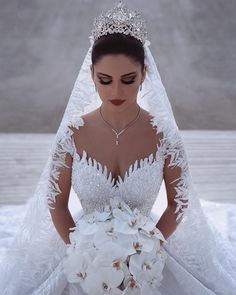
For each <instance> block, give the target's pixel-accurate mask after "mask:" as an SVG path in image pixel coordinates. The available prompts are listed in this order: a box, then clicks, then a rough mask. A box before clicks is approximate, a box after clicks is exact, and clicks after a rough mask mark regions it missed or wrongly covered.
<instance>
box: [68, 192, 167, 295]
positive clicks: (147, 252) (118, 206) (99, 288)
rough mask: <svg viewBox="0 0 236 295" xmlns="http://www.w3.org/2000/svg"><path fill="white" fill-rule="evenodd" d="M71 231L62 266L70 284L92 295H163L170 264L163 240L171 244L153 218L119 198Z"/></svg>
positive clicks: (82, 219)
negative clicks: (165, 268) (166, 271)
mask: <svg viewBox="0 0 236 295" xmlns="http://www.w3.org/2000/svg"><path fill="white" fill-rule="evenodd" d="M72 229H74V231H73V232H71V233H70V241H71V244H70V245H69V246H68V248H67V252H66V256H65V258H64V261H63V267H64V273H65V274H66V276H67V280H68V281H69V282H71V283H76V282H77V283H80V285H81V287H82V289H83V290H84V292H85V293H86V294H89V295H94V294H96V295H100V294H101V295H104V294H112V295H118V294H119V295H128V294H133V295H138V294H140V295H143V294H145V295H147V294H148V295H151V294H153V295H154V294H155V295H158V291H157V290H158V287H159V286H160V284H161V281H162V278H163V276H162V270H163V268H164V265H165V260H166V258H167V253H166V251H165V250H164V248H163V247H161V244H160V240H162V241H163V242H166V240H165V238H164V237H163V235H162V233H161V232H160V231H159V230H158V229H157V227H156V226H155V222H154V221H153V219H152V218H151V217H147V216H144V215H143V214H141V213H140V212H139V210H137V209H134V210H131V209H130V207H129V206H128V205H127V204H126V203H125V202H123V201H122V200H120V199H119V198H118V197H115V198H113V199H112V198H111V199H110V205H107V206H105V208H104V211H103V212H98V211H94V212H93V213H91V214H87V215H83V216H82V217H81V218H80V219H79V220H78V221H77V223H76V227H74V228H72ZM159 294H160V293H159Z"/></svg>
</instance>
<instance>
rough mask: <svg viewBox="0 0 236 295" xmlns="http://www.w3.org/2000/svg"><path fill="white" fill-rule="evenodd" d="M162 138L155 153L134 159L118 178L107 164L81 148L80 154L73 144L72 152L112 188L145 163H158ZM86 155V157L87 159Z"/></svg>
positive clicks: (161, 149) (118, 185) (123, 181)
mask: <svg viewBox="0 0 236 295" xmlns="http://www.w3.org/2000/svg"><path fill="white" fill-rule="evenodd" d="M163 143H164V139H160V145H158V143H157V149H156V151H155V153H150V154H149V155H148V156H146V157H144V158H141V159H140V160H138V159H137V160H135V162H134V163H131V164H130V165H129V167H128V169H127V170H126V172H125V174H124V177H123V178H122V177H121V176H120V175H118V180H116V178H114V177H113V176H112V172H111V171H108V169H107V165H103V164H101V162H99V161H97V160H96V159H95V158H92V157H90V156H88V153H87V152H86V150H84V149H83V150H82V156H81V155H80V154H79V153H78V152H77V149H76V147H75V146H74V154H75V156H76V158H78V162H79V163H82V162H86V164H87V165H88V166H89V167H93V168H94V169H96V170H97V171H99V172H100V173H101V174H102V175H103V176H104V177H105V179H106V181H107V182H109V183H110V184H111V186H112V189H116V188H117V189H118V188H119V187H120V185H122V184H124V183H125V182H126V181H127V179H128V178H130V177H131V176H132V175H133V174H134V173H135V171H138V170H141V169H142V168H144V167H145V166H146V165H150V166H151V165H154V163H158V162H159V161H160V160H161V159H162V157H160V155H159V154H160V153H161V151H163V147H164V145H163ZM87 157H88V159H87Z"/></svg>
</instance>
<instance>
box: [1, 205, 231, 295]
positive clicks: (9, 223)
mask: <svg viewBox="0 0 236 295" xmlns="http://www.w3.org/2000/svg"><path fill="white" fill-rule="evenodd" d="M202 205H203V208H204V209H205V212H206V214H207V216H208V217H209V218H212V220H217V218H216V217H217V216H218V217H219V216H220V217H221V218H220V220H221V224H218V227H219V229H220V230H221V233H222V234H224V235H225V236H226V234H227V233H230V234H231V237H232V241H231V242H232V243H233V244H234V243H235V242H236V239H234V238H235V236H233V235H235V232H234V231H233V229H234V230H235V228H236V226H235V225H236V218H235V217H236V214H235V212H236V205H231V206H230V207H227V205H223V204H222V205H221V204H216V203H211V202H207V201H202ZM24 209H25V208H24V206H5V207H2V208H0V213H1V214H0V232H1V236H0V249H1V251H2V252H0V256H2V255H3V249H4V248H7V246H8V244H10V240H11V236H13V235H14V232H15V229H16V227H17V223H19V221H20V219H21V218H22V217H23V215H24V214H23V212H24ZM80 213H81V211H80ZM80 213H79V214H78V215H77V218H79V216H80ZM227 215H229V216H231V217H230V218H231V219H230V223H228V225H227V222H225V224H224V222H223V219H224V218H223V217H224V216H227ZM12 216H15V218H14V220H13V219H12ZM153 216H157V215H156V214H155V213H153ZM218 219H219V218H218ZM228 221H229V220H228ZM229 224H230V225H229ZM229 226H230V228H229ZM8 237H9V238H8ZM234 246H235V244H234ZM167 253H168V252H167ZM36 285H37V283H36ZM159 291H160V292H161V294H162V295H190V294H191V295H195V294H196V295H205V294H206V295H208V294H209V295H210V294H217V293H215V292H213V291H212V290H210V288H209V287H207V286H204V284H203V283H202V282H200V281H199V280H198V279H197V278H195V277H194V276H193V275H192V274H191V273H190V272H189V271H187V269H186V268H185V267H184V266H183V265H181V264H179V263H178V261H176V260H175V259H174V257H172V256H171V253H168V256H167V260H166V264H165V267H164V269H163V280H162V283H161V286H160V287H159ZM5 294H6V295H26V294H25V293H21V292H20V290H19V289H18V290H12V291H10V292H9V293H8V292H7V293H5ZM27 294H33V295H36V294H37V295H39V294H40V295H42V294H45V295H60V294H62V295H73V294H76V295H86V294H85V293H84V292H83V290H82V289H81V287H80V286H79V284H72V283H68V282H67V279H66V277H65V275H64V273H63V270H62V261H61V262H60V263H59V264H58V265H57V266H56V268H55V269H54V271H52V272H51V274H50V275H49V276H48V277H47V279H46V280H45V281H44V282H43V283H42V284H41V285H37V287H36V288H35V289H34V291H32V292H30V293H27ZM154 294H155V293H154ZM232 294H234V293H233V290H232ZM147 295H148V294H147Z"/></svg>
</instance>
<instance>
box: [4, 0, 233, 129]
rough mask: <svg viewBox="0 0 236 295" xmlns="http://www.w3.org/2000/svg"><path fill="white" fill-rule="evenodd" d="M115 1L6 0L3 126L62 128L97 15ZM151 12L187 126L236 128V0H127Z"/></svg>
mask: <svg viewBox="0 0 236 295" xmlns="http://www.w3.org/2000/svg"><path fill="white" fill-rule="evenodd" d="M114 3H115V1H108V0H103V1H95V0H84V1H83V0H76V1H75V0H67V1H62V0H50V1H49V0H47V1H46V0H20V1H19V0H9V1H4V0H0V7H1V8H0V132H4V133H5V132H7V133H8V132H9V133H12V132H13V133H16V132H19V133H22V132H23V133H54V132H56V130H57V128H58V126H59V123H60V121H61V118H62V115H63V112H64V109H65V106H66V104H67V101H68V99H69V96H70V92H71V90H72V87H73V84H74V82H75V79H76V76H77V74H78V72H79V69H80V66H81V63H82V61H83V59H84V55H85V53H86V52H87V49H88V47H89V45H90V43H89V39H88V36H89V35H90V34H91V29H92V22H93V19H94V17H95V16H97V15H98V14H99V13H100V12H101V11H102V10H104V9H107V8H112V7H113V5H114ZM126 3H128V6H129V7H130V8H131V9H137V10H139V11H141V13H142V15H143V17H144V18H145V19H146V20H147V25H148V32H149V40H150V41H151V47H150V49H151V50H152V53H153V55H154V58H155V60H156V62H157V66H158V68H159V71H160V74H161V77H162V80H163V83H164V85H165V87H166V90H167V93H168V95H169V99H170V102H171V104H172V107H173V111H174V114H175V117H176V120H177V124H178V125H179V128H180V129H218V130H224V129H236V115H235V114H236V83H235V80H236V17H235V11H236V1H234V0H198V1H196V0H195V1H194V0H175V1H171V0H148V1H145V2H144V1H143V0H136V1H134V0H133V1H132V0H129V1H126Z"/></svg>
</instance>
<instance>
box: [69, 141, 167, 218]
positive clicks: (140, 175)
mask: <svg viewBox="0 0 236 295" xmlns="http://www.w3.org/2000/svg"><path fill="white" fill-rule="evenodd" d="M157 146H158V145H157ZM163 151H164V145H163V143H162V141H161V142H160V145H159V146H158V149H157V151H156V154H155V155H153V154H150V155H149V156H147V157H146V158H144V159H141V160H140V161H138V160H136V161H135V163H134V164H131V165H130V167H129V169H128V171H127V172H126V173H125V176H124V179H122V178H121V177H120V176H118V181H117V182H115V179H114V178H112V174H111V172H109V171H108V170H107V167H106V166H104V167H103V166H102V164H101V163H99V162H98V161H96V159H92V158H91V157H87V152H86V151H85V150H84V151H83V155H82V156H80V155H79V154H78V153H77V151H76V148H75V149H74V157H73V166H72V186H73V189H74V191H75V192H76V194H77V195H78V197H79V199H80V202H81V205H82V208H83V209H84V211H85V212H86V213H91V212H92V211H93V210H95V209H96V210H98V211H100V212H101V211H102V210H103V208H104V205H106V204H109V198H111V197H114V196H117V195H118V196H120V197H121V199H123V200H124V201H125V202H126V203H127V204H128V205H129V206H130V207H131V208H132V209H134V208H135V207H136V208H137V209H139V210H140V212H142V213H143V214H145V215H148V214H149V213H150V212H151V209H152V206H153V204H154V203H155V201H156V198H157V196H158V192H159V189H160V186H161V183H162V180H163V164H164V154H163Z"/></svg>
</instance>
